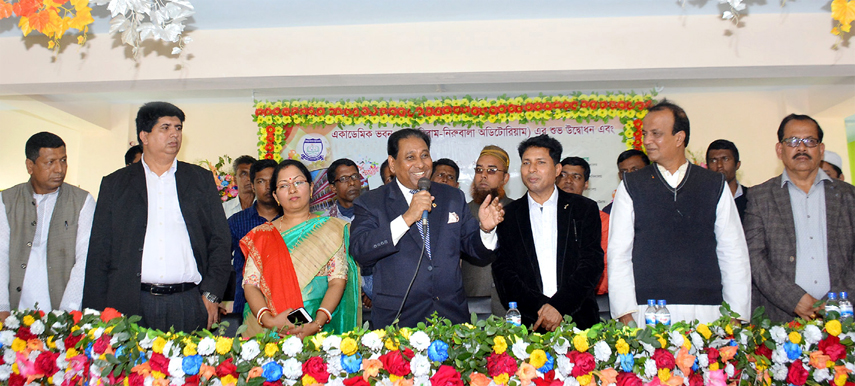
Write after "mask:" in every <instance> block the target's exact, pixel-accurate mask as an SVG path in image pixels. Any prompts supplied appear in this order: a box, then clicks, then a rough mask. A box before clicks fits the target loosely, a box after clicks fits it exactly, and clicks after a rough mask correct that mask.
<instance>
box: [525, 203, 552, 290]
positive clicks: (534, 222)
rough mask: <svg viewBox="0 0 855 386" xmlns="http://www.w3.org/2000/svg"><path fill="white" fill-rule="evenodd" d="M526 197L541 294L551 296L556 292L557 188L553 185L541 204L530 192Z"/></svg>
mask: <svg viewBox="0 0 855 386" xmlns="http://www.w3.org/2000/svg"><path fill="white" fill-rule="evenodd" d="M526 197H528V219H529V221H530V222H531V233H532V236H533V237H534V251H535V252H536V253H537V265H538V267H540V279H541V281H542V282H543V295H544V296H547V297H552V295H555V293H556V292H558V273H557V269H558V268H556V265H557V264H558V257H557V256H558V188H557V187H554V186H553V189H552V195H550V196H549V198H548V199H547V200H546V201H544V202H543V205H541V204H538V203H537V201H535V200H534V199H533V198H531V193H528V194H526Z"/></svg>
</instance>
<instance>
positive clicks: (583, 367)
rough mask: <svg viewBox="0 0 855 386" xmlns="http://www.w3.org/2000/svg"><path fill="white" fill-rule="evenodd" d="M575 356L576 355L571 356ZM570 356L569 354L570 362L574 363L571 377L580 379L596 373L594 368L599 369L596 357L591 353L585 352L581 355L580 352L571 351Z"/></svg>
mask: <svg viewBox="0 0 855 386" xmlns="http://www.w3.org/2000/svg"><path fill="white" fill-rule="evenodd" d="M570 354H575V355H572V356H571V355H570ZM570 354H567V357H568V358H570V361H571V362H573V364H574V365H573V372H572V373H570V375H572V376H574V377H578V376H580V375H585V374H588V373H590V372H591V371H594V368H596V367H597V361H596V360H595V359H594V356H593V355H591V353H588V352H583V353H580V352H578V351H571V352H570Z"/></svg>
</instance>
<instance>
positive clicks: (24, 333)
mask: <svg viewBox="0 0 855 386" xmlns="http://www.w3.org/2000/svg"><path fill="white" fill-rule="evenodd" d="M15 337H16V338H20V339H21V340H23V341H25V342H26V341H28V340H30V339H37V338H38V336H36V335H35V334H33V333H32V332H30V328H29V327H21V328H19V329H18V332H17V333H15Z"/></svg>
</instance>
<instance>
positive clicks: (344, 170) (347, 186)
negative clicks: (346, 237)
mask: <svg viewBox="0 0 855 386" xmlns="http://www.w3.org/2000/svg"><path fill="white" fill-rule="evenodd" d="M327 181H329V183H330V186H331V187H332V190H333V191H334V192H335V197H336V199H335V203H334V204H333V205H332V206H330V207H329V208H328V209H327V210H326V211H325V212H324V214H323V215H324V216H329V217H337V218H340V219H342V220H344V221H347V222H352V221H353V201H354V200H356V198H357V197H359V194H360V193H362V176H361V175H360V174H359V168H358V167H357V166H356V163H355V162H353V161H351V160H350V159H347V158H340V159H337V160H335V161H333V163H332V164H330V167H329V169H327Z"/></svg>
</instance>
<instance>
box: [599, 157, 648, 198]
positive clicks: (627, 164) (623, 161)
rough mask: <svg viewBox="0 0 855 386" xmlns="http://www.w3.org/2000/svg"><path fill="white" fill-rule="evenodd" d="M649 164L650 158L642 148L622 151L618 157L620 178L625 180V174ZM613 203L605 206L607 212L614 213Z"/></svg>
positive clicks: (618, 174)
mask: <svg viewBox="0 0 855 386" xmlns="http://www.w3.org/2000/svg"><path fill="white" fill-rule="evenodd" d="M647 165H650V159H649V158H647V154H644V152H643V151H641V150H636V149H629V150H626V151H624V152H623V153H620V154H619V155H618V157H617V167H618V173H617V176H618V180H620V181H623V176H624V174H626V173H632V172H634V171H636V170H641V169H644V167H645V166H647ZM612 204H614V202H610V203H609V204H608V205H606V206H605V207H604V208H603V212H604V213H605V214H611V213H612Z"/></svg>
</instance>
